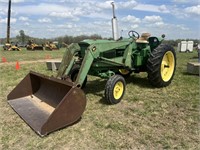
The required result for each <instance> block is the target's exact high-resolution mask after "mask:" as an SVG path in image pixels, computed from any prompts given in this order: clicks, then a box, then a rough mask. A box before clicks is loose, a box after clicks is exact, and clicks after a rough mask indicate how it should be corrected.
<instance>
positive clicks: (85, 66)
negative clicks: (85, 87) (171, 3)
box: [57, 37, 164, 86]
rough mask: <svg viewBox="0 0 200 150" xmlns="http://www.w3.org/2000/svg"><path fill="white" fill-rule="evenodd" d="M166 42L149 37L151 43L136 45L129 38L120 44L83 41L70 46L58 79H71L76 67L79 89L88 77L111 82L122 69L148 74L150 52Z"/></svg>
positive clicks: (109, 41)
mask: <svg viewBox="0 0 200 150" xmlns="http://www.w3.org/2000/svg"><path fill="white" fill-rule="evenodd" d="M163 40H164V38H163V37H160V38H157V37H150V38H149V43H136V39H135V38H127V39H120V40H118V41H114V40H83V41H81V42H80V43H75V44H71V45H70V46H69V47H68V48H67V50H66V52H65V54H64V56H63V60H62V62H61V66H60V68H59V70H58V75H57V77H59V78H62V76H69V74H70V70H71V69H72V67H73V65H78V66H80V70H79V73H78V76H77V78H76V81H75V85H76V86H81V85H82V84H83V82H84V80H85V78H86V76H87V75H88V74H89V75H94V76H99V77H101V78H109V77H110V76H112V75H113V74H115V73H116V72H118V71H119V69H127V70H130V71H133V72H141V71H145V67H146V63H147V60H148V58H149V55H150V53H151V50H152V49H154V48H155V47H157V46H158V45H160V44H161V42H162V41H163Z"/></svg>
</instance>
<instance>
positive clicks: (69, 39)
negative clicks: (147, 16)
mask: <svg viewBox="0 0 200 150" xmlns="http://www.w3.org/2000/svg"><path fill="white" fill-rule="evenodd" d="M84 39H103V38H102V37H101V36H100V35H98V34H93V35H79V36H70V35H65V36H60V37H57V38H34V37H30V36H28V35H26V34H25V32H24V31H23V30H20V31H19V34H18V35H17V36H16V37H14V38H11V39H10V41H11V42H13V43H15V44H16V43H17V44H19V45H26V44H27V43H28V41H29V40H33V41H34V42H35V43H37V44H40V45H42V44H45V43H46V42H53V41H57V42H58V43H59V44H60V45H63V44H68V45H69V44H71V43H78V42H80V41H82V40H84ZM104 39H112V38H104ZM181 41H194V46H196V43H199V42H200V41H199V39H176V40H165V41H164V43H166V44H169V45H171V46H174V47H176V46H177V45H178V43H180V42H181ZM5 43H6V38H2V39H0V44H2V45H3V44H5Z"/></svg>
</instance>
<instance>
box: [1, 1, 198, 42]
mask: <svg viewBox="0 0 200 150" xmlns="http://www.w3.org/2000/svg"><path fill="white" fill-rule="evenodd" d="M111 2H112V1H106V0H57V1H56V0H54V1H53V0H12V14H11V37H14V36H16V35H18V34H19V30H24V31H25V34H27V35H29V36H33V37H41V38H52V37H58V36H64V35H72V36H77V35H82V34H85V35H91V34H99V35H101V36H102V37H112V30H111V18H112V6H111V4H110V3H111ZM114 2H115V6H116V16H117V19H118V21H119V30H120V31H121V30H123V32H122V35H123V36H124V37H126V36H127V32H128V31H129V30H135V31H137V32H139V33H140V34H141V33H143V32H149V33H151V35H153V36H160V35H161V34H163V33H164V34H166V38H167V39H178V38H181V39H183V38H185V39H186V38H196V39H200V3H199V0H115V1H114ZM7 9H8V0H0V38H2V37H6V23H7Z"/></svg>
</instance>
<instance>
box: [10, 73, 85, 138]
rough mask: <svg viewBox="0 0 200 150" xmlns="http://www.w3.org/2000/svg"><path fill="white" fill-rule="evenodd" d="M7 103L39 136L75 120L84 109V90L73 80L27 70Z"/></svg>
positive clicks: (70, 123)
mask: <svg viewBox="0 0 200 150" xmlns="http://www.w3.org/2000/svg"><path fill="white" fill-rule="evenodd" d="M7 99H8V103H9V104H10V106H11V107H12V108H13V109H14V110H15V111H16V112H17V113H18V114H19V116H20V117H21V118H22V119H23V120H24V121H25V122H26V123H27V124H28V125H29V126H30V127H31V128H32V129H33V130H35V131H36V132H37V133H38V134H39V135H41V136H44V135H47V134H48V133H50V132H52V131H55V130H57V129H60V128H63V127H65V126H68V125H72V124H73V123H75V122H76V121H78V120H79V119H80V117H81V115H82V113H83V112H84V110H85V106H86V97H85V94H84V92H83V91H82V90H81V89H80V88H77V87H75V86H74V85H73V83H72V82H68V81H63V80H59V79H56V78H54V77H48V76H44V75H42V74H39V73H35V72H30V73H29V74H28V75H27V76H26V77H25V78H24V79H23V80H22V81H21V82H20V83H19V84H18V85H17V86H16V87H15V88H14V89H13V90H12V91H11V92H10V94H9V95H8V96H7Z"/></svg>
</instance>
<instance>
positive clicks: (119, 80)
mask: <svg viewBox="0 0 200 150" xmlns="http://www.w3.org/2000/svg"><path fill="white" fill-rule="evenodd" d="M125 90H126V82H125V80H124V78H123V77H122V76H121V75H114V76H112V77H110V78H109V80H108V81H107V83H106V87H105V98H106V101H107V102H108V103H109V104H117V103H119V102H120V101H121V99H122V98H123V96H124V93H125Z"/></svg>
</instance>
